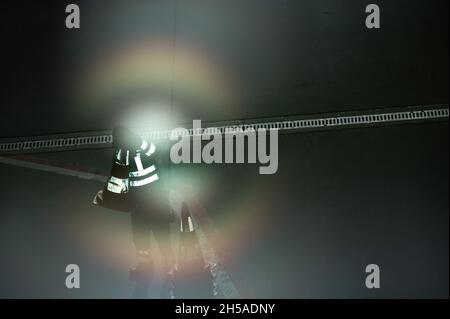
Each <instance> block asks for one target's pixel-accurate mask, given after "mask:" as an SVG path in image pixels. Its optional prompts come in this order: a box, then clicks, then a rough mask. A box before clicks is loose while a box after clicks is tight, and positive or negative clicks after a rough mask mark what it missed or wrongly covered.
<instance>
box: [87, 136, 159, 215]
mask: <svg viewBox="0 0 450 319" xmlns="http://www.w3.org/2000/svg"><path fill="white" fill-rule="evenodd" d="M135 137H137V136H135ZM138 138H139V142H140V146H137V145H138V144H137V143H136V142H135V141H134V143H130V147H127V148H125V147H124V146H123V145H121V147H116V149H115V151H114V156H113V161H112V169H111V175H110V177H109V178H108V181H107V183H106V185H105V186H104V188H103V189H102V190H100V191H99V192H98V193H97V195H96V196H95V198H94V201H93V202H94V204H96V205H99V206H102V207H107V208H112V209H115V210H119V211H125V212H128V211H130V210H131V209H132V208H133V205H132V204H133V203H131V201H139V200H141V201H142V200H145V198H143V199H140V198H139V197H137V196H133V193H135V194H143V192H142V190H143V189H145V190H149V192H152V191H157V190H159V189H160V188H161V187H160V185H157V184H160V183H161V182H160V181H159V175H158V173H159V171H158V169H157V162H156V146H155V145H154V144H153V143H152V142H147V141H146V140H144V139H141V138H140V137H138ZM138 189H139V191H137V190H138ZM135 190H136V191H135ZM153 193H155V192H153ZM155 194H156V193H155ZM139 196H140V197H148V196H143V195H139Z"/></svg>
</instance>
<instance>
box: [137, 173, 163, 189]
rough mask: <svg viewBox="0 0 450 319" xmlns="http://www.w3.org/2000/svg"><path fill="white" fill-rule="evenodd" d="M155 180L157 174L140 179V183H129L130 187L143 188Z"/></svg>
mask: <svg viewBox="0 0 450 319" xmlns="http://www.w3.org/2000/svg"><path fill="white" fill-rule="evenodd" d="M157 179H158V174H154V175H152V176H150V177H147V178H145V179H141V180H140V181H130V186H131V187H139V186H144V185H147V184H150V183H153V182H154V181H156V180H157Z"/></svg>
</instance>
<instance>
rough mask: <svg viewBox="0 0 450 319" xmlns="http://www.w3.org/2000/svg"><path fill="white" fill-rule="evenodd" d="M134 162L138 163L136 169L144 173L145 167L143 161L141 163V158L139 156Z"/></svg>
mask: <svg viewBox="0 0 450 319" xmlns="http://www.w3.org/2000/svg"><path fill="white" fill-rule="evenodd" d="M134 161H135V162H136V167H137V169H138V171H143V170H144V166H142V161H141V157H140V156H139V155H138V156H136V157H135V158H134Z"/></svg>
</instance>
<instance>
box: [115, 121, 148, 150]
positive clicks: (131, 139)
mask: <svg viewBox="0 0 450 319" xmlns="http://www.w3.org/2000/svg"><path fill="white" fill-rule="evenodd" d="M141 144H142V139H141V138H140V137H139V136H138V135H136V134H134V133H133V132H131V131H130V130H129V129H128V128H126V127H124V126H116V127H115V128H114V129H113V146H114V147H115V148H121V149H126V150H137V149H139V147H140V146H141Z"/></svg>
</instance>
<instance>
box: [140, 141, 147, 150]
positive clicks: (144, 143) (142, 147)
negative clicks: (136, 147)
mask: <svg viewBox="0 0 450 319" xmlns="http://www.w3.org/2000/svg"><path fill="white" fill-rule="evenodd" d="M147 145H148V143H147V141H146V140H142V144H141V150H143V151H145V149H146V148H147Z"/></svg>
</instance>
